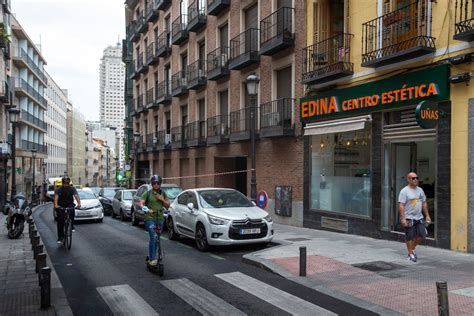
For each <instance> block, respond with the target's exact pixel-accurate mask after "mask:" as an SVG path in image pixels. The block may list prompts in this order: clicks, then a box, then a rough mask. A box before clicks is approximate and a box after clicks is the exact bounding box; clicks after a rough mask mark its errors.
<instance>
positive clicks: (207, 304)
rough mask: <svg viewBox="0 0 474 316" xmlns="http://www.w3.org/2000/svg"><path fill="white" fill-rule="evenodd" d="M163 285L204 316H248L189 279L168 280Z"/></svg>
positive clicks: (162, 282)
mask: <svg viewBox="0 0 474 316" xmlns="http://www.w3.org/2000/svg"><path fill="white" fill-rule="evenodd" d="M161 284H163V285H164V286H165V287H166V288H168V289H169V290H170V291H172V292H173V293H174V294H176V295H178V296H179V297H180V298H181V299H182V300H183V301H185V302H186V303H188V304H189V305H191V306H192V307H193V308H194V309H196V310H197V311H198V312H200V313H201V314H203V315H246V314H245V313H243V312H241V311H240V310H238V309H237V308H235V307H234V306H232V305H230V304H229V303H227V302H226V301H224V300H223V299H221V298H220V297H218V296H216V295H214V294H212V293H211V292H208V291H207V290H205V289H203V288H202V287H200V286H199V285H197V284H194V283H193V282H191V281H189V280H188V279H175V280H166V281H161Z"/></svg>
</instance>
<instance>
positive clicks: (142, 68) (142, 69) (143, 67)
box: [136, 52, 148, 74]
mask: <svg viewBox="0 0 474 316" xmlns="http://www.w3.org/2000/svg"><path fill="white" fill-rule="evenodd" d="M136 69H137V72H138V73H139V74H144V73H146V72H147V71H148V65H147V64H146V63H145V62H144V59H143V52H141V53H140V54H138V57H137V68H136Z"/></svg>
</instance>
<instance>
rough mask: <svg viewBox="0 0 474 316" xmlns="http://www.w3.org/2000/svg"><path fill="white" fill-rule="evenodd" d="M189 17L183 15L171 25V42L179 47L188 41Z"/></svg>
mask: <svg viewBox="0 0 474 316" xmlns="http://www.w3.org/2000/svg"><path fill="white" fill-rule="evenodd" d="M187 26H188V15H187V14H181V15H180V16H178V17H177V18H176V19H175V20H174V21H173V23H172V25H171V42H172V43H173V44H174V45H179V44H181V43H183V42H184V41H186V40H187V39H188V36H189V33H188V28H187Z"/></svg>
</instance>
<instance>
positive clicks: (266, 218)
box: [263, 215, 273, 223]
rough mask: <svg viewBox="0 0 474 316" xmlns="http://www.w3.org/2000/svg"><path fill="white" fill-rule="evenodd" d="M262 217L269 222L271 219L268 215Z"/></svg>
mask: <svg viewBox="0 0 474 316" xmlns="http://www.w3.org/2000/svg"><path fill="white" fill-rule="evenodd" d="M263 219H264V220H266V221H267V222H269V223H271V222H272V221H273V219H272V217H271V216H270V215H267V216H265V217H264V218H263Z"/></svg>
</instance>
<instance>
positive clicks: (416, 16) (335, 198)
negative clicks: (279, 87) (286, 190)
mask: <svg viewBox="0 0 474 316" xmlns="http://www.w3.org/2000/svg"><path fill="white" fill-rule="evenodd" d="M305 2H306V21H307V25H306V30H307V35H306V47H305V48H303V49H302V52H303V70H302V75H301V78H300V81H301V83H302V84H304V85H305V88H306V89H305V94H304V95H301V97H302V98H301V99H300V102H299V103H300V113H299V117H300V121H301V122H302V124H303V125H304V166H305V167H304V198H303V201H304V226H305V227H310V228H317V229H326V230H334V231H341V232H346V233H351V234H358V235H368V236H371V237H376V238H384V239H393V240H400V241H402V240H404V235H403V228H402V226H401V224H400V218H399V211H398V194H399V192H400V190H401V189H402V188H403V187H404V186H406V184H407V182H406V178H405V176H406V175H407V174H408V172H410V171H413V172H416V173H417V174H418V176H419V184H420V187H421V188H423V190H424V191H425V194H426V197H427V203H428V207H429V213H430V217H431V219H432V220H433V224H432V225H430V226H429V227H428V228H427V231H428V238H427V241H426V243H427V244H429V245H433V246H436V247H442V248H450V249H454V250H458V251H464V252H465V251H469V252H473V251H474V229H473V227H474V221H473V220H474V216H473V215H474V203H473V202H474V200H473V199H472V194H469V192H472V191H473V188H474V182H473V180H472V179H473V177H472V170H474V169H473V168H472V166H473V162H472V161H473V159H472V157H473V156H472V153H474V145H473V144H474V143H473V142H472V139H473V137H472V135H474V133H473V128H474V125H473V123H472V122H473V120H472V117H473V115H474V114H473V113H474V99H473V96H474V93H473V91H474V90H473V89H472V86H469V85H467V84H466V82H469V80H470V79H471V77H472V76H473V68H472V64H470V63H469V62H470V61H471V60H472V57H473V56H474V43H473V39H474V28H473V24H472V21H473V20H472V19H473V17H474V16H473V13H474V8H473V4H474V2H473V1H472V0H459V1H455V2H453V5H449V4H450V3H451V1H429V0H418V1H402V0H361V1H357V5H356V2H355V1H351V0H336V1H329V0H307V1H305ZM447 17H453V18H449V19H448V20H446V18H447ZM447 21H449V23H448V22H447Z"/></svg>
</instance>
